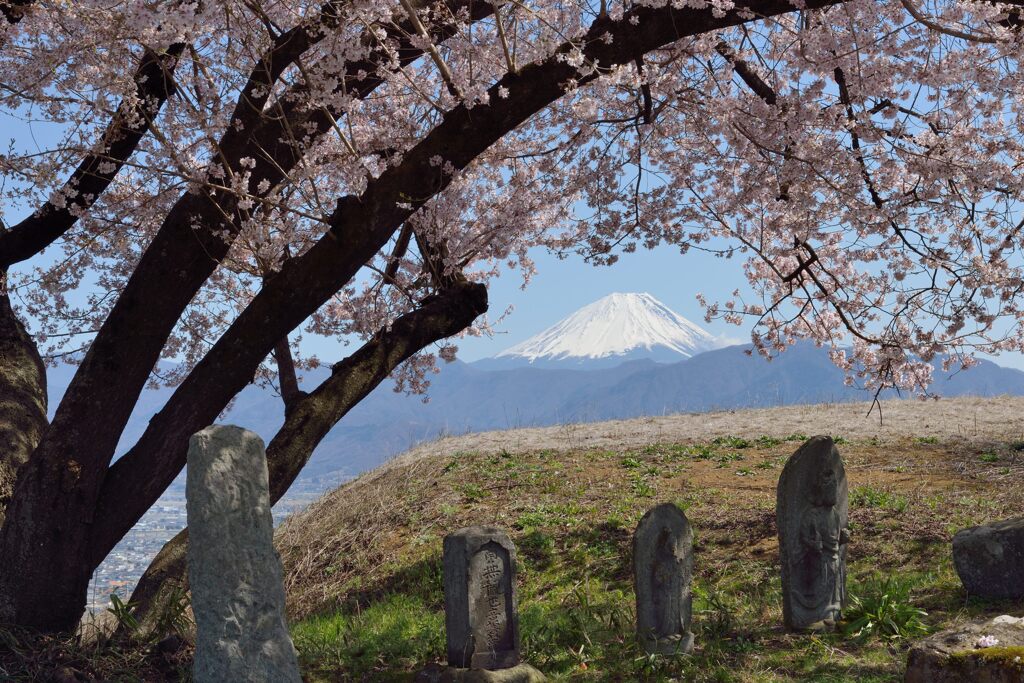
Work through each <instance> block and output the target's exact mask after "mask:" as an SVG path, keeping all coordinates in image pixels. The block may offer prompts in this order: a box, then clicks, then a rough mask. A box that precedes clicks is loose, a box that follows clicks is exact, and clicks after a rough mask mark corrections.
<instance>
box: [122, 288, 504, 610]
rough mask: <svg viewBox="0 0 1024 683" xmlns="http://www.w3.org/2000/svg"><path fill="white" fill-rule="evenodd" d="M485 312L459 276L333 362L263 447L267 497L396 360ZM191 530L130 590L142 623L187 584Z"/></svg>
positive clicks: (478, 292) (476, 291)
mask: <svg viewBox="0 0 1024 683" xmlns="http://www.w3.org/2000/svg"><path fill="white" fill-rule="evenodd" d="M486 311H487V290H486V288H485V287H484V286H483V285H481V284H471V283H466V282H461V283H458V284H455V285H454V286H452V287H450V288H448V289H445V290H442V291H441V292H440V293H439V294H438V295H437V296H435V297H431V298H430V299H428V300H427V301H425V302H424V303H423V305H422V306H421V307H420V308H417V309H416V310H415V311H412V312H411V313H407V314H405V315H403V316H401V317H400V318H398V319H397V320H396V321H395V322H394V324H393V325H392V326H391V327H390V329H385V330H381V331H380V332H378V333H377V335H376V336H374V338H373V339H371V340H370V341H369V342H367V343H366V344H365V345H363V346H362V347H361V348H360V349H359V350H358V351H356V352H355V353H353V354H352V355H351V356H349V357H348V358H346V359H345V360H343V361H341V362H340V363H337V364H335V365H334V366H333V372H332V373H331V376H330V378H328V379H326V380H324V381H323V382H322V383H321V384H320V385H319V386H318V387H317V388H316V389H314V390H313V391H312V392H311V393H309V394H306V395H304V396H301V395H300V397H299V398H298V399H296V400H295V402H294V403H293V404H292V405H291V407H290V408H288V413H287V417H286V419H285V423H284V425H283V426H282V427H281V429H280V430H279V431H278V433H277V434H276V435H275V436H274V438H273V439H271V441H270V443H269V444H268V445H267V466H268V468H269V473H270V502H271V504H273V503H276V502H277V501H278V500H280V498H281V496H283V495H284V494H285V492H286V491H287V490H288V488H289V487H290V486H291V484H292V482H294V481H295V478H296V477H298V475H299V472H300V471H301V470H302V468H303V467H304V466H305V464H306V463H307V462H308V461H309V457H310V456H311V455H312V453H313V450H314V449H315V448H316V447H317V445H318V444H319V443H320V441H321V440H322V439H323V438H324V437H325V436H326V435H327V433H328V432H329V431H330V430H331V428H332V427H334V425H336V424H337V423H338V421H339V420H341V418H342V417H344V416H345V414H346V413H347V412H348V411H349V410H351V409H352V408H353V407H354V406H355V405H356V404H358V403H359V402H360V401H361V400H363V399H364V398H365V397H366V396H367V395H368V394H369V393H370V392H371V391H373V389H374V388H376V387H377V386H378V385H379V384H380V383H381V382H382V381H383V380H384V379H385V378H386V377H387V376H388V375H389V374H390V373H391V372H392V371H393V370H394V369H395V368H396V367H398V365H399V364H400V363H402V362H403V361H404V360H406V359H407V358H409V357H410V356H411V355H413V354H414V353H416V352H417V351H419V350H420V349H422V348H424V347H426V346H428V345H429V344H432V343H434V342H436V341H439V340H441V339H444V338H446V337H450V336H452V335H454V334H457V333H459V332H461V331H462V330H464V329H465V328H466V327H468V326H469V325H470V324H471V323H472V322H473V320H474V319H475V318H476V317H477V316H479V315H481V314H483V313H485V312H486ZM187 550H188V529H187V528H186V529H183V530H182V531H180V532H179V533H178V534H177V535H176V536H175V537H174V538H172V539H171V540H170V541H168V542H167V543H166V544H165V545H164V547H163V548H161V549H160V552H159V553H157V556H156V557H155V558H154V559H153V561H152V563H150V565H149V567H148V568H147V569H146V572H145V573H144V574H143V575H142V578H141V579H139V583H138V585H137V586H136V587H135V590H134V591H133V592H132V597H131V602H133V603H135V605H136V609H137V612H136V614H137V615H139V617H140V619H141V622H142V625H143V629H144V630H149V629H152V628H153V626H154V624H155V623H156V620H157V618H158V617H159V615H160V614H161V613H162V612H163V611H164V610H166V609H167V607H168V604H167V603H168V599H169V598H170V597H171V596H173V595H174V593H175V589H176V588H187V587H188V576H187V572H186V568H187V565H186V553H187Z"/></svg>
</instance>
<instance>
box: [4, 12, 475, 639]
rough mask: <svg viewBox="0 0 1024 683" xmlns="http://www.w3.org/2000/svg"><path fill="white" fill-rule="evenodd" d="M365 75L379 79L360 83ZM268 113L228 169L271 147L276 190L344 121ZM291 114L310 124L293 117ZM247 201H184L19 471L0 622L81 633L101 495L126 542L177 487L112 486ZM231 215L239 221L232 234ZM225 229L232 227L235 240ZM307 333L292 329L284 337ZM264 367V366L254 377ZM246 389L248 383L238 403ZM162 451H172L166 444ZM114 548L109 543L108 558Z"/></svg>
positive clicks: (357, 91) (350, 68) (199, 197)
mask: <svg viewBox="0 0 1024 683" xmlns="http://www.w3.org/2000/svg"><path fill="white" fill-rule="evenodd" d="M450 4H451V5H452V7H454V8H456V9H458V8H459V7H462V6H467V7H469V8H470V9H471V10H472V12H471V16H473V17H483V16H488V15H489V14H490V13H491V12H493V7H492V6H491V5H489V4H484V3H473V2H472V0H452V2H451V3H450ZM443 30H447V29H443ZM396 33H398V38H399V44H400V46H401V47H400V49H399V61H400V63H401V64H402V65H405V64H408V63H410V62H412V61H414V60H415V59H417V58H418V57H419V56H420V55H421V54H422V50H420V49H418V48H414V47H412V45H411V44H410V42H409V40H408V39H407V38H402V35H405V34H403V31H402V26H399V27H398V28H397V29H396ZM313 35H315V36H320V35H322V34H321V33H317V32H314V33H313ZM295 44H296V43H294V42H285V43H284V44H283V47H281V49H287V50H288V51H289V52H288V54H293V53H292V52H290V51H291V50H292V49H293V48H294V45H295ZM275 49H276V48H275ZM297 57H298V55H297V54H296V55H294V58H297ZM385 58H386V59H390V57H386V56H385V55H383V54H381V55H375V56H374V57H373V58H371V59H368V60H362V61H359V62H355V63H350V64H347V65H346V68H345V72H346V76H345V77H344V78H343V80H344V81H345V83H344V87H346V88H347V89H348V92H349V93H350V94H351V95H353V96H355V97H366V96H367V95H369V94H370V93H371V92H372V91H373V90H375V89H376V88H377V87H378V85H380V83H382V82H383V80H382V78H380V77H379V76H376V75H372V74H375V72H376V70H377V67H378V64H377V63H376V61H374V60H375V59H382V60H383V59H385ZM266 61H267V64H269V65H270V66H264V67H260V66H258V67H257V69H256V70H255V71H254V74H256V73H257V72H258V73H262V74H264V76H261V77H260V78H261V79H265V78H266V77H268V76H267V74H269V75H270V76H273V77H275V78H276V77H277V76H279V75H280V73H281V72H282V69H283V65H282V62H284V61H286V60H282V59H276V60H275V59H270V58H268V59H267V60H266ZM261 64H262V62H261ZM360 73H369V74H371V75H370V76H366V77H364V78H362V79H359V78H358V77H357V74H360ZM254 78H256V77H255V76H254ZM252 82H253V81H251V82H250V84H251V83H252ZM255 82H257V83H260V82H263V81H262V80H257V81H255ZM246 90H247V91H248V90H249V88H248V87H247V89H246ZM253 90H260V89H259V88H254V89H253ZM264 90H266V91H269V90H270V89H269V88H265V89H264ZM252 97H256V96H255V95H253V96H252ZM293 106H297V105H294V104H293ZM261 113H262V107H261V106H254V105H253V100H252V99H251V98H248V97H246V96H245V93H243V97H242V98H241V100H240V101H239V103H238V107H237V108H236V114H237V115H238V116H237V117H238V118H241V120H243V121H248V120H252V125H243V126H242V127H241V128H240V129H239V128H238V127H235V126H233V127H231V128H230V129H229V130H228V132H226V133H225V135H224V137H223V138H222V140H221V144H220V151H221V158H220V159H218V161H219V162H220V163H224V164H232V167H233V168H236V166H237V161H238V160H239V159H241V158H242V157H244V156H247V155H248V154H250V153H251V150H252V149H262V150H265V151H266V152H267V155H268V156H269V157H270V158H269V159H264V158H263V157H262V156H260V157H258V160H257V166H256V167H255V168H254V169H252V175H251V177H250V187H258V186H259V184H260V183H261V182H262V181H263V180H268V181H269V183H270V187H271V188H273V187H275V186H276V185H277V184H278V183H280V182H281V181H282V180H283V179H284V178H285V175H286V174H287V173H288V172H289V171H290V169H292V168H294V166H295V165H296V164H297V163H298V162H299V160H300V159H301V151H300V150H298V149H296V148H295V147H294V146H293V144H292V142H291V141H290V140H289V136H288V130H289V129H290V128H291V127H295V128H297V129H303V130H309V129H308V128H307V127H305V126H306V123H313V124H315V126H316V128H317V131H318V132H317V133H316V134H322V133H324V132H326V131H328V130H330V129H331V127H332V122H333V118H332V116H331V114H330V113H329V112H325V111H323V110H312V111H311V112H308V113H305V112H304V113H302V114H301V116H300V115H299V114H298V113H296V111H293V110H290V109H289V108H288V107H285V108H284V114H285V116H273V117H267V118H260V117H261V115H262V114H261ZM289 115H292V116H296V117H299V118H300V119H301V121H300V120H287V119H288V116H289ZM310 132H311V133H312V132H313V131H310ZM236 170H237V168H236ZM237 203H238V197H237V196H236V195H234V194H230V193H224V192H215V193H213V194H211V195H206V194H205V193H203V194H192V193H188V194H185V195H183V196H182V197H181V199H179V201H178V202H177V203H176V204H175V205H174V206H173V207H172V208H171V210H170V212H169V213H168V215H167V217H166V218H165V220H164V222H163V225H162V226H161V228H160V230H159V231H158V232H157V235H156V237H155V238H154V239H153V242H152V243H151V244H150V245H149V246H148V247H147V249H146V251H145V253H144V254H143V256H142V258H141V259H140V261H139V263H138V265H137V266H136V268H135V270H134V272H133V273H132V276H131V277H130V278H129V281H128V283H127V284H126V285H125V288H124V290H123V291H122V293H121V296H120V297H119V298H118V300H117V303H116V304H115V305H114V307H113V309H112V310H111V313H110V314H109V316H108V317H107V319H106V320H105V321H104V323H103V325H102V326H101V328H100V330H99V332H98V333H97V335H96V337H95V339H94V340H93V342H92V344H91V345H90V347H89V351H88V352H87V353H86V356H85V358H84V359H83V361H82V363H81V365H80V366H79V368H78V371H77V372H76V373H75V376H74V378H73V379H72V382H71V384H70V386H69V387H68V389H67V391H66V392H65V394H64V397H63V398H62V400H61V402H60V405H59V406H58V407H57V410H56V413H55V415H54V418H53V422H52V423H51V425H50V428H49V429H48V430H46V432H45V433H44V435H43V437H42V439H41V440H40V442H39V444H38V446H37V447H36V449H35V451H34V452H33V453H32V455H31V457H30V459H29V461H28V462H27V463H25V464H24V466H23V467H22V468H21V471H20V472H19V475H18V480H17V482H16V485H15V490H14V494H13V496H12V498H11V503H10V505H9V507H8V510H7V517H6V519H5V520H4V525H3V527H2V529H0V555H2V556H3V557H4V558H5V559H7V560H8V562H9V567H10V568H9V569H8V571H6V572H3V573H0V623H4V622H8V623H16V624H19V625H22V626H27V627H31V628H35V629H38V630H41V631H49V632H55V631H68V630H70V629H72V628H74V627H75V625H76V624H77V623H78V619H79V617H80V616H81V614H82V611H83V610H84V608H85V601H86V593H87V589H88V582H89V578H90V576H91V573H92V571H93V569H95V566H96V565H95V564H94V563H93V561H92V558H93V555H94V547H93V546H92V536H94V535H95V532H96V529H97V526H98V524H97V523H95V515H96V514H97V505H98V504H99V501H100V500H101V496H102V495H103V494H104V492H106V493H109V492H110V491H111V489H113V495H114V498H115V499H118V500H120V501H121V503H122V504H125V505H126V508H130V509H131V511H132V514H136V515H138V516H136V517H135V519H133V520H131V522H130V523H127V526H124V525H123V524H124V523H125V521H126V520H125V518H124V517H121V518H120V519H119V522H120V523H119V524H118V525H117V529H118V530H119V534H120V535H123V534H124V533H125V532H127V530H128V529H130V528H131V526H132V525H133V524H134V522H135V521H136V520H137V519H138V517H139V516H141V515H142V513H143V512H144V511H145V510H146V509H147V508H148V507H149V506H150V505H151V504H152V502H153V501H154V500H155V499H156V497H158V496H159V494H160V493H161V492H162V491H163V489H164V488H166V486H167V485H168V484H169V480H168V481H166V482H164V481H163V480H162V479H161V480H160V481H161V482H162V484H161V485H160V486H159V491H155V489H154V487H152V486H149V485H146V486H144V487H143V488H142V489H141V490H136V489H135V488H132V487H130V488H117V487H118V486H119V484H118V483H117V482H115V483H114V484H112V485H111V486H106V485H105V480H106V479H107V473H108V465H109V463H110V460H111V458H112V456H113V453H114V449H115V448H116V445H117V442H118V440H119V439H120V436H121V433H122V431H123V429H124V426H125V424H126V423H127V421H128V418H129V416H130V415H131V412H132V409H133V408H134V406H135V403H136V402H137V400H138V397H139V395H140V393H141V392H142V389H143V387H144V386H145V382H146V379H147V378H148V377H149V374H150V372H151V371H152V369H153V367H154V365H155V363H156V362H157V360H158V359H159V357H160V352H161V350H162V349H163V346H164V344H165V342H166V340H167V338H168V336H169V335H170V334H171V332H172V330H173V329H174V326H175V324H176V323H177V321H178V319H179V318H180V315H181V313H182V311H184V310H185V309H186V307H187V306H188V303H189V302H190V301H191V300H192V298H193V297H194V296H195V294H196V293H197V292H198V291H199V290H200V288H201V287H202V285H203V283H205V282H206V280H207V279H208V278H209V277H210V275H211V274H212V273H213V271H214V270H215V269H216V267H217V266H218V264H219V263H220V262H221V261H222V260H223V258H224V257H225V255H226V254H227V251H228V249H229V248H230V246H231V241H232V239H233V237H234V235H235V234H237V226H238V225H239V224H240V219H242V218H243V216H241V215H240V214H239V212H238V211H237ZM225 215H226V216H229V217H231V218H232V220H231V222H230V223H228V224H227V225H225V224H224V216H225ZM197 226H198V227H197ZM222 230H227V235H228V237H227V239H225V238H224V235H223V233H222V232H221V231H222ZM371 256H372V253H370V254H367V255H366V256H365V257H364V259H363V262H365V261H366V260H369V258H370V257H371ZM360 265H361V264H360ZM300 322H301V321H300ZM297 324H298V323H296V324H293V325H291V327H288V329H287V330H285V331H284V332H282V334H281V335H279V336H278V339H279V338H280V337H281V336H283V335H284V334H287V333H288V332H290V331H291V330H292V329H294V327H295V326H296V325H297ZM275 341H276V340H275ZM269 351H270V349H267V351H266V352H265V353H264V354H263V357H266V355H267V353H269ZM257 365H258V363H257ZM256 367H257V366H253V371H254V370H255V368H256ZM251 377H252V373H251V372H250V374H249V378H251ZM247 381H248V380H246V382H247ZM242 386H244V383H243V384H242V385H241V386H239V387H238V388H237V389H236V390H235V391H233V392H232V393H231V396H233V395H234V394H235V393H237V391H238V390H240V389H241V388H242ZM231 396H227V397H226V398H224V397H225V395H224V393H223V392H217V393H216V397H217V398H216V400H223V403H221V404H220V405H219V406H218V407H217V408H216V409H215V410H214V412H213V413H212V414H209V413H208V412H207V410H208V409H210V408H212V403H210V402H204V403H203V408H204V409H203V410H201V411H199V412H197V413H196V415H197V416H198V415H202V417H201V418H200V420H201V421H202V422H203V423H204V424H209V423H210V422H212V421H213V420H214V419H215V418H216V415H217V414H218V413H219V412H220V410H222V409H223V407H224V406H226V405H227V402H228V401H229V400H230V398H231ZM193 431H195V430H193ZM155 452H163V444H160V445H159V446H158V447H157V448H156V449H155ZM172 463H173V465H172V467H174V468H176V469H177V470H178V471H180V469H181V464H180V462H179V459H178V458H172ZM144 467H145V466H144ZM110 471H111V472H113V471H114V470H113V469H111V470H110ZM172 479H173V477H172ZM154 493H155V496H154ZM120 535H118V536H117V538H120ZM100 536H102V537H103V538H104V539H106V538H108V537H109V536H110V534H109V533H107V532H106V531H103V533H101V534H100ZM115 543H116V540H115ZM112 547H113V546H112V545H107V546H105V551H104V552H109V551H110V549H111V548H112Z"/></svg>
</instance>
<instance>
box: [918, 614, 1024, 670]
mask: <svg viewBox="0 0 1024 683" xmlns="http://www.w3.org/2000/svg"><path fill="white" fill-rule="evenodd" d="M1022 653H1024V618H1017V617H1011V616H1008V615H1005V614H1004V615H1003V616H1000V617H996V618H995V619H983V620H981V621H975V622H968V623H966V624H961V625H960V626H955V627H953V628H951V629H948V630H946V631H942V632H940V633H936V634H935V635H933V636H930V637H928V638H925V639H924V640H922V641H920V642H918V643H915V644H914V647H912V648H911V650H910V653H909V654H908V655H907V672H906V675H905V676H904V678H903V680H904V683H1020V682H1021V681H1024V656H1022Z"/></svg>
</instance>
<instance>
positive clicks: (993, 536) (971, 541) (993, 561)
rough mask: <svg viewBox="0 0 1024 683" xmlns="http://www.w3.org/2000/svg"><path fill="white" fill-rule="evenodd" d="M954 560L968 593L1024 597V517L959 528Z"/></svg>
mask: <svg viewBox="0 0 1024 683" xmlns="http://www.w3.org/2000/svg"><path fill="white" fill-rule="evenodd" d="M953 564H954V565H955V566H956V573H957V574H959V575H960V580H961V581H962V582H963V584H964V588H965V589H967V593H968V594H969V595H973V596H977V597H981V598H990V599H996V600H998V599H1021V598H1024V517H1017V518H1016V519H1007V520H1004V521H1002V522H993V523H991V524H982V525H981V526H975V527H971V528H969V529H963V530H962V531H958V532H957V534H956V535H955V536H953Z"/></svg>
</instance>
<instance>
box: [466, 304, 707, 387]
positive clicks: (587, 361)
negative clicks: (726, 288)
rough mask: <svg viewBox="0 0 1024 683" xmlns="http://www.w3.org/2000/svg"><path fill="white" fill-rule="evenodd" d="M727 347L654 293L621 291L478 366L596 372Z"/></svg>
mask: <svg viewBox="0 0 1024 683" xmlns="http://www.w3.org/2000/svg"><path fill="white" fill-rule="evenodd" d="M721 346H723V344H722V343H721V342H720V340H718V339H717V338H715V337H713V336H712V335H711V334H709V333H708V332H707V331H705V330H703V329H701V328H700V327H698V326H697V325H694V324H693V323H692V322H690V321H689V320H687V319H686V318H684V317H683V316H681V315H679V314H678V313H676V312H675V311H673V310H672V309H670V308H669V307H668V306H666V305H665V304H663V303H661V302H660V301H658V300H657V299H655V298H654V297H653V296H651V295H650V294H647V293H642V294H633V293H629V294H622V293H615V294H609V295H608V296H606V297H603V298H601V299H598V300H597V301H595V302H594V303H592V304H588V305H587V306H584V307H583V308H581V309H579V310H578V311H576V312H575V313H573V314H572V315H570V316H569V317H567V318H565V319H563V320H561V321H559V322H558V323H556V324H555V325H552V326H551V327H549V328H548V329H546V330H544V331H543V332H541V333H539V334H537V335H535V336H533V337H530V338H529V339H527V340H526V341H524V342H521V343H519V344H516V345H515V346H512V347H511V348H508V349H505V350H504V351H502V352H500V353H498V354H497V355H496V356H494V357H493V358H489V359H485V360H482V361H478V362H477V363H474V365H475V366H477V367H481V368H488V369H504V368H514V367H523V366H532V367H535V368H564V369H574V368H575V369H587V370H592V369H596V368H607V367H613V366H616V365H621V364H622V363H624V362H626V361H630V360H652V361H655V362H658V363H677V362H679V361H681V360H686V359H687V358H692V357H693V356H696V355H697V354H699V353H703V352H704V351H710V350H712V349H716V348H719V347H721Z"/></svg>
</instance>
